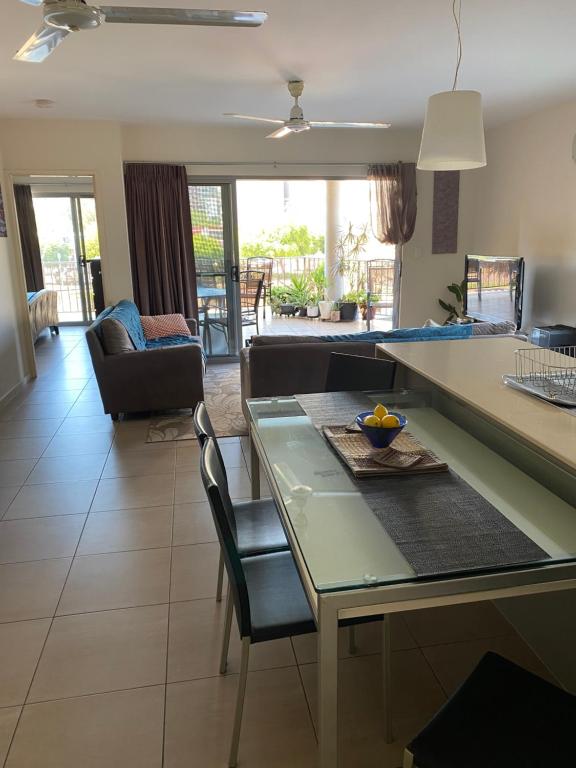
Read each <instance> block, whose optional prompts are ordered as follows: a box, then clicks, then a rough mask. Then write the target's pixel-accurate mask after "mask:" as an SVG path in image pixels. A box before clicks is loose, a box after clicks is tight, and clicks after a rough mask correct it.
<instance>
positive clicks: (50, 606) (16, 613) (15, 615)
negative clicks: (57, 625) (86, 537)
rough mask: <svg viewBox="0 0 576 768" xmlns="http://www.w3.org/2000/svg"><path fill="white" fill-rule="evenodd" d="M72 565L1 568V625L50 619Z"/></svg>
mask: <svg viewBox="0 0 576 768" xmlns="http://www.w3.org/2000/svg"><path fill="white" fill-rule="evenodd" d="M71 563H72V558H61V559H60V560H38V561H37V562H32V563H11V564H10V565H0V622H8V621H25V620H26V619H42V618H45V617H51V616H53V615H54V612H55V611H56V606H57V605H58V600H59V598H60V593H61V592H62V588H63V586H64V582H65V581H66V576H67V574H68V570H69V568H70V565H71ZM0 764H1V762H0Z"/></svg>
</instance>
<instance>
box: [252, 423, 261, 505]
mask: <svg viewBox="0 0 576 768" xmlns="http://www.w3.org/2000/svg"><path fill="white" fill-rule="evenodd" d="M250 478H251V487H252V498H253V499H259V498H260V458H259V457H258V451H257V450H256V448H255V447H254V441H253V440H252V435H250Z"/></svg>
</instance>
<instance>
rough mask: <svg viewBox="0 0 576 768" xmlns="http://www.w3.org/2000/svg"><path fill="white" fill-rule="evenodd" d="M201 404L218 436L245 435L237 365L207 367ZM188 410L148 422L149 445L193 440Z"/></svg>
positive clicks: (246, 432) (194, 436) (238, 367)
mask: <svg viewBox="0 0 576 768" xmlns="http://www.w3.org/2000/svg"><path fill="white" fill-rule="evenodd" d="M204 402H205V403H206V408H207V409H208V415H209V416H210V421H211V422H212V425H213V427H214V431H215V432H216V435H217V437H234V436H236V435H247V434H248V427H247V425H246V421H245V419H244V416H243V414H242V403H241V399H240V364H239V363H230V364H224V365H210V366H208V368H207V371H206V376H205V378H204ZM195 439H196V435H195V434H194V426H193V424H192V411H191V410H190V409H186V410H182V411H173V412H171V413H169V414H165V415H163V416H157V417H156V418H153V419H151V420H150V427H149V429H148V437H147V438H146V442H148V443H163V442H168V441H171V440H195Z"/></svg>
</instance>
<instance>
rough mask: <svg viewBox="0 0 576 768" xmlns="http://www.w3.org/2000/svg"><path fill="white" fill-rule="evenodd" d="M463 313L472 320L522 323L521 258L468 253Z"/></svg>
mask: <svg viewBox="0 0 576 768" xmlns="http://www.w3.org/2000/svg"><path fill="white" fill-rule="evenodd" d="M464 282H465V286H464V287H465V290H464V314H465V315H466V317H470V318H472V319H473V320H483V321H487V322H491V323H501V322H503V321H508V322H512V323H514V324H515V325H516V328H517V329H519V328H520V326H521V325H522V292H523V289H524V259H522V258H519V257H515V256H478V255H476V254H469V255H468V256H466V262H465V275H464Z"/></svg>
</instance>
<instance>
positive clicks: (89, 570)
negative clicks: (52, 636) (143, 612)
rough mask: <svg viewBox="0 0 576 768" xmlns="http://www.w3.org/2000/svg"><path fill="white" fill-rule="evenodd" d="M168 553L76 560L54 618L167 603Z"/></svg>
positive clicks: (119, 554)
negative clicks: (56, 616) (71, 614)
mask: <svg viewBox="0 0 576 768" xmlns="http://www.w3.org/2000/svg"><path fill="white" fill-rule="evenodd" d="M169 585H170V550H169V549H144V550H140V551H137V552H117V553H113V554H106V555H83V556H81V557H76V558H75V560H74V563H73V564H72V569H71V571H70V575H69V577H68V580H67V582H66V586H65V588H64V592H63V593H62V598H61V599H60V605H59V606H58V611H57V613H58V615H63V614H67V613H82V612H86V611H103V610H107V609H112V608H130V607H132V606H138V605H153V604H156V603H166V602H168V595H169Z"/></svg>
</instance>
